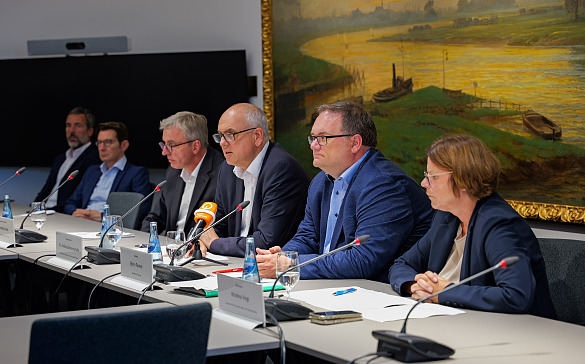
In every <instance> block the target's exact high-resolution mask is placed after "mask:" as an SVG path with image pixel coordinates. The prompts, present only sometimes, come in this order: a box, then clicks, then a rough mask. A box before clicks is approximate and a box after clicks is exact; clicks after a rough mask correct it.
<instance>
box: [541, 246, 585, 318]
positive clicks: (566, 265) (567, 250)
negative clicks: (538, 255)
mask: <svg viewBox="0 0 585 364" xmlns="http://www.w3.org/2000/svg"><path fill="white" fill-rule="evenodd" d="M538 242H539V245H540V250H541V251H542V256H543V258H544V262H545V264H546V275H547V276H548V284H549V288H550V294H551V298H552V301H553V305H554V306H555V310H556V311H557V316H558V319H559V320H561V321H565V322H570V323H574V324H579V325H585V305H584V304H583V300H584V299H585V292H584V291H583V288H584V287H585V285H583V277H584V276H585V263H584V262H585V241H580V240H569V239H553V238H538Z"/></svg>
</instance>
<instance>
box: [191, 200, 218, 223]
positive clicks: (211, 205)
mask: <svg viewBox="0 0 585 364" xmlns="http://www.w3.org/2000/svg"><path fill="white" fill-rule="evenodd" d="M216 212H217V204H216V203H215V202H204V203H203V205H201V207H200V208H199V209H198V210H196V211H195V217H194V219H195V221H198V220H203V221H205V227H204V229H207V227H209V225H210V224H212V223H213V221H214V220H215V213H216Z"/></svg>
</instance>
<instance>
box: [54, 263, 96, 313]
mask: <svg viewBox="0 0 585 364" xmlns="http://www.w3.org/2000/svg"><path fill="white" fill-rule="evenodd" d="M84 259H87V255H84V256H83V257H81V259H79V260H78V261H77V262H76V263H75V264H73V266H71V268H69V270H68V271H67V273H65V275H64V276H63V278H62V279H61V282H59V285H58V286H57V289H56V290H55V292H53V295H52V296H51V299H50V300H49V304H52V303H53V302H54V300H55V296H56V295H57V292H59V288H61V285H62V284H63V282H64V281H65V278H67V276H68V275H69V273H71V271H72V270H73V268H75V267H76V266H77V264H79V263H81V261H82V260H84Z"/></svg>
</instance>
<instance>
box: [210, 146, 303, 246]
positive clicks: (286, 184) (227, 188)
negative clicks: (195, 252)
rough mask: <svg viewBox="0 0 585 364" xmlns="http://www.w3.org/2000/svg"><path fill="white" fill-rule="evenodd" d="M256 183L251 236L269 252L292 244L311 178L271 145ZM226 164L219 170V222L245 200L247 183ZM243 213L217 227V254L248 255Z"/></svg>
mask: <svg viewBox="0 0 585 364" xmlns="http://www.w3.org/2000/svg"><path fill="white" fill-rule="evenodd" d="M269 143H270V144H269V146H268V150H267V151H266V155H265V156H264V160H263V162H262V168H261V169H260V174H259V176H258V182H257V184H256V194H255V195H254V207H253V210H252V218H251V221H250V230H249V235H250V236H253V237H254V244H255V246H256V247H257V248H261V249H268V248H270V247H271V246H275V245H281V244H283V243H284V242H286V241H288V240H289V239H290V238H291V237H292V236H293V235H294V233H295V232H296V231H297V227H298V225H299V222H300V221H301V219H302V218H303V209H304V206H305V202H306V199H307V187H308V186H309V177H308V176H307V173H306V172H305V170H304V169H303V167H301V165H300V164H299V162H297V160H296V159H294V157H293V156H291V155H290V154H288V153H287V152H286V151H285V150H284V149H282V147H281V146H280V145H279V144H278V143H274V142H269ZM233 169H234V167H233V166H230V165H229V164H227V162H224V163H223V164H222V165H221V167H220V170H219V177H218V179H217V190H216V193H215V202H216V203H217V214H216V220H217V219H220V218H221V217H223V216H225V215H226V214H227V213H229V212H230V211H232V210H233V209H234V208H236V206H237V205H238V204H239V203H240V202H242V200H243V199H244V181H243V180H241V179H240V178H238V177H236V176H235V175H234V172H233ZM241 226H242V214H241V213H235V214H232V215H231V216H229V217H228V218H227V219H225V220H224V221H223V222H222V223H220V224H218V225H216V227H215V231H216V233H217V235H218V236H220V238H219V239H216V240H214V241H213V242H212V243H211V249H210V251H211V252H212V253H216V254H223V255H230V256H240V257H243V256H244V252H245V251H246V238H244V237H241V236H240V230H241Z"/></svg>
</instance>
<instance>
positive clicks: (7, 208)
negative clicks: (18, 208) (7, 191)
mask: <svg viewBox="0 0 585 364" xmlns="http://www.w3.org/2000/svg"><path fill="white" fill-rule="evenodd" d="M2 217H7V218H9V219H12V209H11V208H10V196H8V195H4V209H3V210H2Z"/></svg>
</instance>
